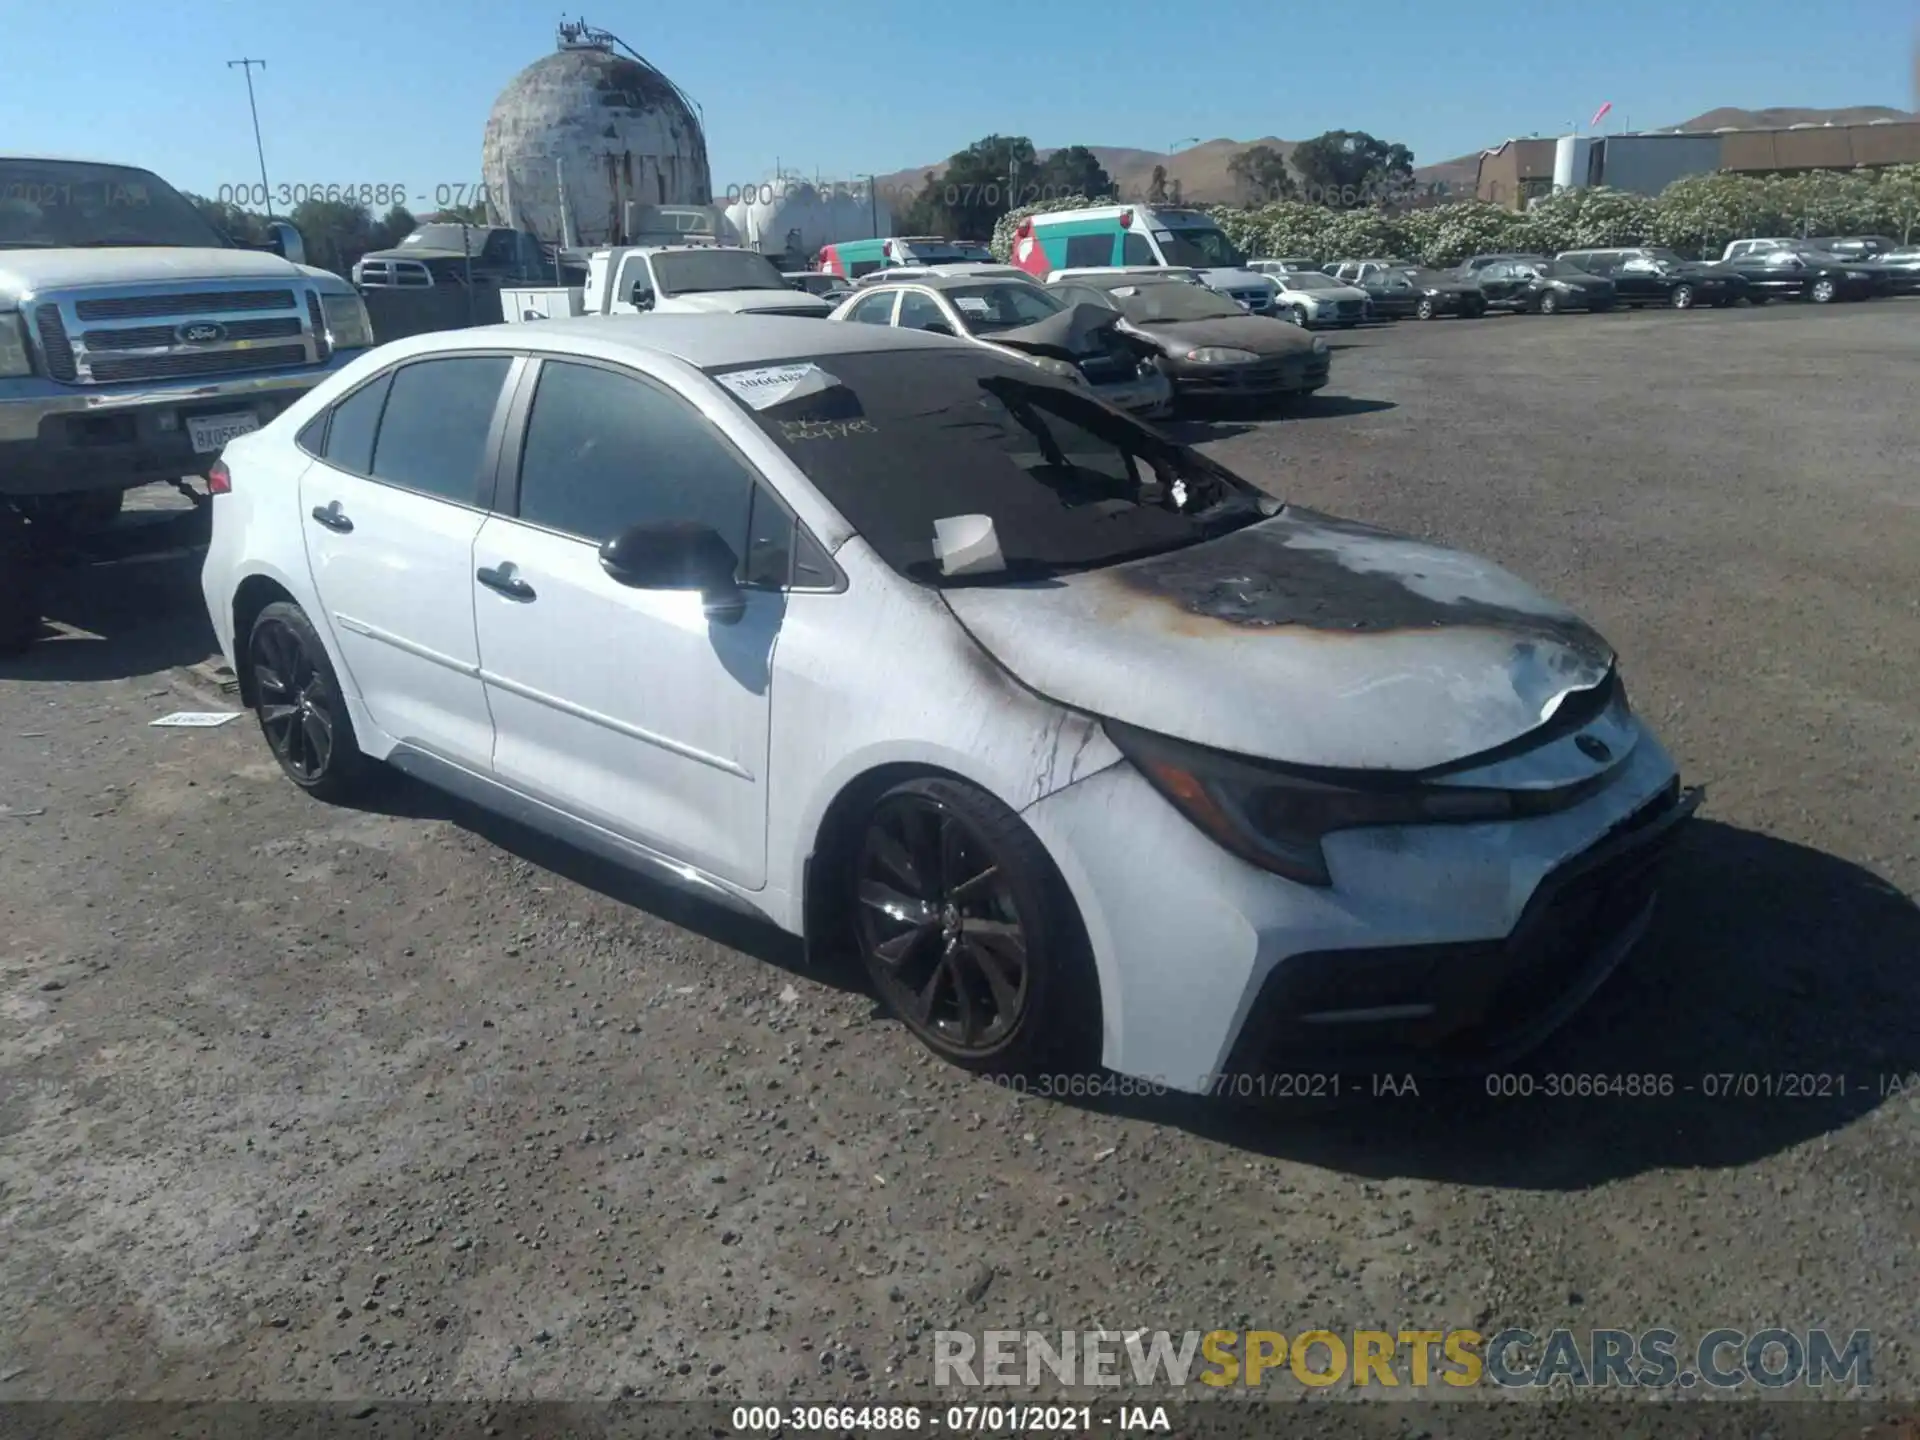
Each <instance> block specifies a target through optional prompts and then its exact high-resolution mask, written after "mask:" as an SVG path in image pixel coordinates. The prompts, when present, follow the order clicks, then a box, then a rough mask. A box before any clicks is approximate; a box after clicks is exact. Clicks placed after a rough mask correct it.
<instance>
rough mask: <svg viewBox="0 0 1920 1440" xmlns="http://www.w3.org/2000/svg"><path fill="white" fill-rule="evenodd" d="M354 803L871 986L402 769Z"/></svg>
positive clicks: (829, 977)
mask: <svg viewBox="0 0 1920 1440" xmlns="http://www.w3.org/2000/svg"><path fill="white" fill-rule="evenodd" d="M354 808H356V809H359V810H362V811H367V812H370V813H374V814H380V815H390V816H394V817H396V818H399V819H407V820H443V821H446V822H447V823H448V824H451V825H457V826H459V827H460V828H461V829H462V830H465V831H467V832H468V833H470V834H472V835H475V836H477V837H479V838H480V839H482V840H485V841H486V842H487V843H488V844H490V845H492V846H494V847H495V848H496V849H499V850H502V851H504V852H506V853H507V854H509V855H512V856H513V857H514V858H515V859H518V860H524V861H526V862H527V863H528V864H529V865H537V866H538V867H540V868H541V869H542V870H546V871H549V872H550V873H552V874H554V875H557V876H559V877H560V878H561V879H563V880H569V881H571V882H573V883H574V884H575V885H578V886H580V887H581V888H582V889H586V890H591V891H593V892H595V893H596V894H599V895H603V896H605V897H606V898H607V899H609V900H612V901H614V902H615V903H616V904H619V905H625V906H630V907H632V908H633V909H636V910H644V911H645V912H646V913H647V914H649V915H651V916H653V917H654V918H656V919H659V920H664V921H666V922H667V923H668V924H670V925H677V926H679V927H680V928H681V929H683V930H689V931H691V932H693V933H694V934H696V935H700V936H704V937H705V938H706V939H708V940H712V941H714V942H716V943H717V944H720V945H725V946H726V947H728V948H729V949H732V950H738V951H740V952H741V953H742V954H743V955H748V956H751V957H752V958H753V959H755V960H760V961H763V962H765V963H767V964H769V965H774V966H777V967H779V968H780V969H782V970H785V971H788V972H790V973H791V974H793V975H795V976H801V977H805V978H806V979H808V980H813V981H818V982H820V983H823V984H827V985H831V986H833V987H834V988H835V989H840V990H849V991H863V992H864V991H865V989H866V985H865V981H864V979H863V978H862V977H861V976H860V975H859V974H858V969H859V967H858V965H857V964H854V963H851V962H841V961H837V960H833V959H832V958H831V957H829V958H828V959H827V960H825V961H819V960H816V961H813V962H809V960H808V957H807V954H806V948H805V946H804V945H803V944H802V943H801V940H800V937H799V936H797V935H789V934H788V933H787V932H786V931H784V930H781V929H780V928H779V927H778V926H776V925H773V924H771V923H769V922H767V921H765V920H760V919H757V918H756V917H754V916H751V915H746V914H742V913H741V912H739V911H737V910H731V909H728V908H727V907H726V906H724V905H720V904H717V903H714V902H712V901H709V900H703V899H700V898H699V897H697V896H694V895H689V894H688V893H686V892H685V891H682V890H678V889H675V888H674V887H673V886H671V885H668V884H665V883H664V882H661V881H657V880H653V879H651V878H649V877H648V876H646V875H643V874H640V873H638V872H636V871H633V870H629V869H627V868H625V867H624V866H621V865H617V864H615V863H614V862H612V861H611V860H606V859H603V858H602V857H601V856H599V855H596V854H594V853H593V852H592V851H590V850H583V849H581V848H580V847H578V846H576V845H573V844H570V843H569V842H567V841H565V840H559V839H555V838H554V837H552V836H550V835H548V834H546V833H545V832H543V831H540V830H536V829H534V828H533V827H531V826H529V825H525V824H522V823H521V822H520V821H518V820H514V819H511V818H509V817H507V816H504V815H499V814H496V813H495V812H493V811H491V810H486V809H483V808H481V807H480V806H478V805H474V804H470V803H469V802H468V801H466V800H463V799H461V798H460V797H458V796H455V795H450V794H447V793H445V792H444V791H440V790H436V789H434V788H433V787H432V786H430V785H426V784H424V783H422V782H421V781H418V780H415V779H412V778H411V777H408V776H405V775H401V774H398V773H397V772H396V773H395V774H394V775H393V776H392V777H391V781H390V783H387V784H384V785H382V786H380V787H379V788H378V790H377V792H376V793H375V794H373V795H371V796H368V797H365V798H359V799H356V801H355V803H354Z"/></svg>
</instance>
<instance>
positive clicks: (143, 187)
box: [0, 159, 231, 249]
mask: <svg viewBox="0 0 1920 1440" xmlns="http://www.w3.org/2000/svg"><path fill="white" fill-rule="evenodd" d="M230 243H231V242H230V241H228V240H227V238H226V237H225V236H223V235H221V234H220V232H219V231H217V230H215V229H214V228H213V226H212V225H211V224H209V223H208V222H207V220H206V219H205V217H203V216H202V215H201V214H200V212H199V211H198V210H196V209H195V208H194V207H193V203H192V202H191V201H190V200H188V199H187V198H186V196H184V195H182V194H181V193H180V192H179V191H178V190H175V189H174V188H173V187H172V186H171V185H169V184H167V182H166V181H164V180H162V179H161V178H160V177H159V176H158V175H155V174H153V173H152V172H151V171H148V170H136V169H134V168H132V167H131V166H127V165H95V164H89V163H87V162H85V161H80V160H10V159H0V249H18V248H48V249H64V248H68V247H80V246H106V245H180V246H201V247H205V246H217V247H221V248H225V247H227V246H228V245H229V244H230Z"/></svg>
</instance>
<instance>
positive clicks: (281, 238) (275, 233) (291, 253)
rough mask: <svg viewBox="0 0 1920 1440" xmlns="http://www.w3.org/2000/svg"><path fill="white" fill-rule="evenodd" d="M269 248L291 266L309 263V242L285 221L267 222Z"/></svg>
mask: <svg viewBox="0 0 1920 1440" xmlns="http://www.w3.org/2000/svg"><path fill="white" fill-rule="evenodd" d="M267 248H268V249H269V250H271V251H272V252H273V253H274V254H276V255H278V256H279V257H280V258H281V259H282V260H285V261H287V262H288V263H289V264H293V265H304V264H306V263H307V242H306V241H305V240H303V239H301V238H300V232H299V231H298V230H296V229H294V228H293V226H291V225H289V224H288V223H287V222H286V221H284V220H269V221H268V222H267Z"/></svg>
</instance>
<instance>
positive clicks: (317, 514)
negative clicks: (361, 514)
mask: <svg viewBox="0 0 1920 1440" xmlns="http://www.w3.org/2000/svg"><path fill="white" fill-rule="evenodd" d="M313 518H314V519H316V520H318V521H319V522H320V523H321V524H322V525H324V526H326V527H327V529H329V530H333V531H336V532H337V533H339V534H341V535H344V534H346V533H347V532H348V531H349V530H351V529H353V521H351V520H349V519H348V518H347V516H346V512H345V511H343V510H342V509H341V508H340V502H339V501H338V500H336V501H334V502H333V503H332V504H331V505H316V506H314V507H313Z"/></svg>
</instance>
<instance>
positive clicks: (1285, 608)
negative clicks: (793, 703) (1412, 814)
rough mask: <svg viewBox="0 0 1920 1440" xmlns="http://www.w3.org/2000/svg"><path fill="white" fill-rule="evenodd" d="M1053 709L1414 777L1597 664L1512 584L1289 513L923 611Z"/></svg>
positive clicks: (1570, 618)
mask: <svg viewBox="0 0 1920 1440" xmlns="http://www.w3.org/2000/svg"><path fill="white" fill-rule="evenodd" d="M943 593H944V595H945V597H946V600H947V604H948V605H949V606H950V607H951V608H952V610H953V613H954V615H955V616H956V617H957V618H958V619H959V620H960V622H961V624H963V625H964V626H965V627H966V628H967V630H968V631H969V632H970V633H971V634H972V635H973V637H974V638H975V639H976V640H977V641H979V643H980V644H981V645H983V646H984V647H986V649H987V650H988V651H989V652H990V653H992V654H993V656H994V657H995V658H996V659H998V660H999V661H1000V663H1001V664H1003V665H1005V666H1006V667H1007V669H1008V670H1010V671H1011V672H1012V673H1013V674H1014V675H1016V676H1018V677H1019V678H1020V680H1022V681H1023V682H1024V683H1025V684H1027V685H1028V686H1030V687H1032V688H1033V689H1034V690H1036V691H1038V692H1040V693H1041V694H1043V695H1046V696H1049V697H1051V698H1052V699H1054V700H1057V701H1059V702H1060V703H1062V704H1066V705H1071V706H1074V707H1076V708H1078V709H1083V710H1088V711H1091V712H1093V713H1094V714H1097V715H1102V716H1106V717H1110V718H1112V719H1115V720H1122V721H1125V722H1126V723H1128V724H1130V725H1136V726H1139V727H1141V728H1143V729H1148V730H1154V731H1158V732H1159V733H1161V734H1164V735H1171V736H1174V737H1177V738H1179V739H1182V740H1188V741H1192V742H1193V743H1195V744H1199V745H1207V746H1211V747H1213V748H1216V749H1220V750H1226V751H1231V752H1233V753H1235V754H1240V755H1247V756H1254V757H1258V758H1262V759H1268V760H1275V761H1280V762H1284V763H1290V764H1296V765H1311V766H1325V767H1330V768H1339V769H1367V770H1424V769H1427V768H1429V767H1431V766H1435V765H1441V764H1445V763H1447V762H1449V761H1454V760H1459V759H1463V758H1466V757H1468V756H1472V755H1477V754H1480V753H1482V752H1484V751H1487V750H1492V749H1495V748H1496V747H1498V746H1501V745H1505V744H1507V743H1508V742H1510V741H1513V740H1517V739H1519V738H1520V737H1521V736H1524V735H1525V734H1527V733H1528V732H1529V731H1531V730H1533V729H1535V728H1537V727H1538V726H1540V725H1541V724H1543V723H1544V722H1545V721H1547V720H1548V719H1549V718H1551V717H1552V715H1553V713H1554V711H1555V710H1556V709H1557V708H1558V707H1559V705H1560V703H1561V701H1562V700H1563V699H1565V698H1566V697H1567V696H1568V695H1569V694H1572V693H1574V692H1576V691H1580V690H1585V689H1588V688H1590V687H1592V686H1595V685H1598V684H1600V683H1601V682H1602V681H1604V680H1605V679H1606V678H1607V675H1608V672H1609V670H1610V669H1611V666H1612V663H1613V652H1612V650H1611V649H1610V648H1609V646H1608V645H1607V643H1606V641H1605V640H1603V639H1601V637H1600V636H1599V635H1598V634H1596V633H1595V632H1594V631H1593V630H1592V629H1590V628H1589V627H1588V626H1587V625H1586V624H1585V623H1583V622H1582V621H1581V620H1580V618H1579V617H1578V616H1576V615H1574V614H1573V613H1572V612H1571V611H1569V610H1567V609H1565V608H1563V607H1562V606H1560V605H1557V604H1555V603H1554V602H1553V601H1551V600H1548V599H1547V598H1546V597H1545V596H1543V595H1541V594H1539V593H1538V592H1537V591H1535V590H1534V589H1533V588H1532V587H1530V586H1529V585H1527V583H1526V582H1525V581H1523V580H1521V579H1520V578H1519V577H1517V576H1515V575H1512V574H1510V573H1509V572H1507V571H1505V570H1502V569H1500V568H1499V567H1498V566H1495V565H1492V564H1490V563H1488V562H1487V561H1485V560H1481V559H1478V558H1477V557H1475V556H1471V555H1467V554H1463V553H1462V552H1460V551H1457V550H1447V549H1443V548H1441V547H1439V546H1435V545H1426V544H1422V543H1420V542H1418V541H1414V540H1409V539H1405V538H1403V537H1401V536H1397V535H1394V534H1392V533H1391V532H1389V531H1385V530H1377V529H1374V528H1373V527H1371V526H1366V525H1358V524H1354V523H1352V522H1349V521H1344V520H1336V519H1334V518H1332V517H1330V516H1326V515H1318V514H1315V513H1313V512H1311V511H1306V510H1300V509H1296V508H1293V507H1291V506H1290V507H1288V508H1287V509H1285V510H1283V511H1281V512H1280V513H1279V514H1278V515H1275V516H1274V517H1272V518H1271V519H1268V520H1264V521H1261V522H1260V523H1258V524H1255V525H1252V526H1249V527H1247V528H1246V529H1244V530H1239V531H1235V532H1234V533H1232V534H1230V535H1225V536H1222V537H1221V538H1219V539H1217V540H1210V541H1205V542H1203V543H1201V544H1199V545H1194V546H1189V547H1188V548H1186V549H1183V550H1176V551H1173V552H1171V553H1169V554H1165V555H1157V556H1152V557H1149V558H1147V559H1144V560H1134V561H1129V562H1127V563H1125V564H1122V565H1116V566H1112V567H1110V568H1107V569H1103V570H1095V571H1088V572H1084V573H1080V574H1068V575H1064V576H1061V577H1059V578H1057V579H1052V580H1044V581H1039V582H1035V583H1031V584H1016V585H1004V586H978V587H973V586H968V587H957V588H953V589H949V590H946V591H944V592H943Z"/></svg>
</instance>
